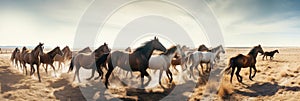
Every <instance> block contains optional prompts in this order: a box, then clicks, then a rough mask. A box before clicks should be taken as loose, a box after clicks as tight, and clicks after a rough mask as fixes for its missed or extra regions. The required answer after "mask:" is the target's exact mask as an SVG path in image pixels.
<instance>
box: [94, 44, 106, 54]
mask: <svg viewBox="0 0 300 101" xmlns="http://www.w3.org/2000/svg"><path fill="white" fill-rule="evenodd" d="M109 52H110V49H109V48H108V45H107V44H106V43H104V44H103V45H101V46H100V47H99V48H97V49H96V50H95V51H94V53H96V56H100V55H102V54H107V53H109Z"/></svg>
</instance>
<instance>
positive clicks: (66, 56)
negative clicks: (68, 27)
mask: <svg viewBox="0 0 300 101" xmlns="http://www.w3.org/2000/svg"><path fill="white" fill-rule="evenodd" d="M62 52H63V55H59V54H56V55H55V56H54V61H57V62H58V69H60V68H61V67H62V63H63V64H64V65H65V64H66V62H67V61H69V60H71V59H72V51H71V50H70V48H69V46H66V47H64V48H63V49H62Z"/></svg>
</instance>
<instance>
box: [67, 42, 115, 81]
mask: <svg viewBox="0 0 300 101" xmlns="http://www.w3.org/2000/svg"><path fill="white" fill-rule="evenodd" d="M109 52H110V49H109V48H108V46H107V44H106V43H104V44H103V45H101V46H100V47H99V48H97V49H96V50H95V51H93V52H92V53H78V54H77V55H76V56H74V57H73V58H72V60H71V64H70V67H69V71H68V72H70V71H72V70H73V68H74V67H76V71H75V74H74V78H73V81H74V80H75V77H76V75H77V77H78V81H79V82H80V79H79V69H80V67H83V68H85V69H92V70H93V71H92V72H95V69H94V68H92V67H95V66H92V65H95V64H93V63H94V62H95V60H97V59H98V58H99V57H101V56H102V55H103V54H106V53H109Z"/></svg>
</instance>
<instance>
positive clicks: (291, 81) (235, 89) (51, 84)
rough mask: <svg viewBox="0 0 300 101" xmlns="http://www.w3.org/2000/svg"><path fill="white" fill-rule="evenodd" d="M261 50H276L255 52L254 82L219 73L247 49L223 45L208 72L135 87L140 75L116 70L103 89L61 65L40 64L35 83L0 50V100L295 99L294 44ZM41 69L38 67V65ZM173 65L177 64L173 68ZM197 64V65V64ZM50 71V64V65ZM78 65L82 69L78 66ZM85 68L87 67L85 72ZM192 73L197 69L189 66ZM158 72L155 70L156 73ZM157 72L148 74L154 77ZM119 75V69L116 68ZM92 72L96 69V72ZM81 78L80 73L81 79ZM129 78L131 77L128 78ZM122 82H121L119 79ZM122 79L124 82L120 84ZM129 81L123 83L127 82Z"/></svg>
mask: <svg viewBox="0 0 300 101" xmlns="http://www.w3.org/2000/svg"><path fill="white" fill-rule="evenodd" d="M263 49H264V51H271V50H274V49H279V52H280V53H279V54H276V55H275V58H274V60H272V61H270V60H268V61H266V60H265V61H262V59H261V58H262V56H258V58H257V60H258V62H257V65H256V67H257V70H258V72H257V74H256V76H255V78H254V81H251V80H249V79H248V75H249V68H244V69H242V71H241V76H242V77H243V84H241V83H238V82H237V80H236V77H235V76H234V77H233V83H232V84H230V83H229V78H230V76H229V75H219V73H220V72H221V71H222V69H223V68H224V67H226V66H227V65H228V59H229V58H230V57H233V56H236V55H237V54H239V53H242V54H247V53H248V51H249V50H250V48H227V49H226V54H225V55H222V57H221V61H220V63H218V64H217V66H215V67H216V68H214V69H213V70H212V72H211V73H205V74H199V75H200V78H199V79H198V80H195V81H197V82H194V81H193V80H190V79H189V78H188V77H186V76H187V75H182V74H185V73H184V72H179V73H177V72H175V71H174V70H172V72H173V74H174V82H173V83H172V84H167V81H168V79H167V78H166V76H165V75H163V77H164V79H163V86H164V87H165V88H162V87H161V86H159V85H157V84H158V80H157V79H153V78H152V81H151V82H150V85H151V84H152V86H151V87H149V88H146V89H138V88H135V87H134V86H138V83H135V82H139V80H140V79H136V76H137V75H138V74H139V73H134V77H132V78H130V76H129V77H125V76H124V75H122V76H120V73H121V72H119V70H118V69H116V70H115V72H114V76H112V77H111V79H110V83H111V86H110V89H108V90H107V89H105V88H104V85H103V83H101V82H102V81H101V80H92V81H84V83H78V82H73V81H72V79H73V73H66V72H64V70H61V71H60V72H58V77H54V76H53V75H52V74H53V72H52V73H49V74H46V73H45V71H44V70H43V69H41V73H42V76H41V77H42V82H41V83H39V82H38V80H37V76H36V74H35V75H34V76H25V75H24V74H23V73H22V72H21V71H20V70H18V68H16V67H14V66H12V65H11V63H10V61H9V57H10V55H9V54H0V86H1V88H0V91H1V93H0V100H14V101H15V100H51V101H53V100H63V101H66V100H72V101H83V100H117V99H121V100H172V99H176V100H192V101H193V100H205V99H209V100H271V101H274V100H297V99H299V98H300V96H299V95H300V92H299V90H300V76H299V75H300V73H299V70H300V59H299V57H300V54H299V53H300V48H263ZM41 68H42V67H41ZM177 68H178V67H177ZM199 69H200V68H199ZM50 70H51V71H52V69H50ZM81 70H83V69H81ZM88 72H90V71H88ZM194 72H195V73H196V74H197V73H198V72H197V71H196V70H194ZM157 73H158V72H157ZM157 73H153V74H151V76H155V75H156V76H157ZM121 74H125V73H121ZM96 76H97V74H96ZM85 78H86V77H83V78H80V79H81V80H83V79H85ZM129 80H131V82H129ZM120 81H122V82H120ZM145 81H147V79H145ZM124 82H125V83H124ZM131 84H132V85H133V86H129V85H131Z"/></svg>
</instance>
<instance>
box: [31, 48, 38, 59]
mask: <svg viewBox="0 0 300 101" xmlns="http://www.w3.org/2000/svg"><path fill="white" fill-rule="evenodd" d="M30 54H31V55H32V56H33V57H36V58H37V57H38V55H39V51H38V50H32V51H31V52H30Z"/></svg>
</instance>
